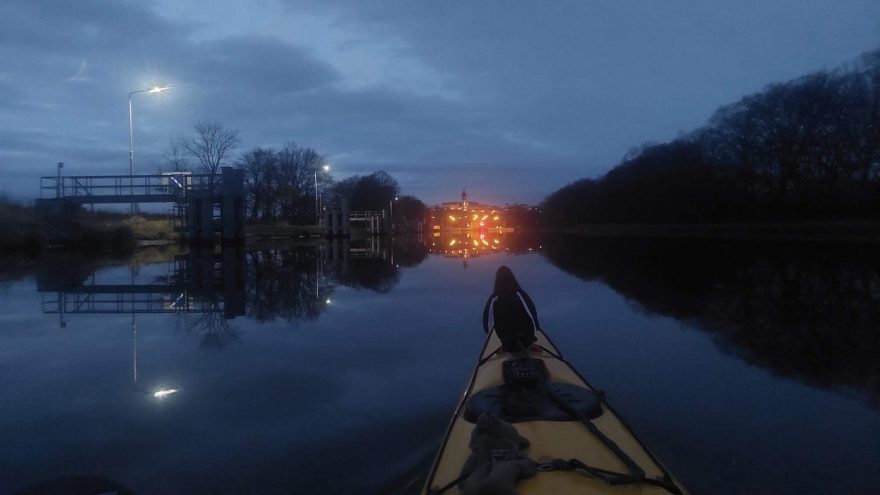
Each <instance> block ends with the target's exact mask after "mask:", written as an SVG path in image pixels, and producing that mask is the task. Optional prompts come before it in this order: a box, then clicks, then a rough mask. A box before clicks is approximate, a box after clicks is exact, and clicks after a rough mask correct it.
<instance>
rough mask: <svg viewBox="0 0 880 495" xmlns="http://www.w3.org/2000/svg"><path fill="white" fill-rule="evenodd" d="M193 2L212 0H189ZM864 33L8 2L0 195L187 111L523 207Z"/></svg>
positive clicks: (442, 2)
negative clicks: (158, 88) (164, 88)
mask: <svg viewBox="0 0 880 495" xmlns="http://www.w3.org/2000/svg"><path fill="white" fill-rule="evenodd" d="M203 5H210V7H209V8H207V9H206V8H204V7H203ZM878 47H880V2H878V1H877V0H825V1H819V0H784V1H783V0H773V1H770V0H736V1H731V0H692V1H684V0H681V1H679V0H668V1H664V0H641V1H622V0H614V1H611V0H607V1H593V0H578V1H574V0H572V1H561V0H559V1H553V0H542V1H536V0H530V1H512V0H506V1H481V0H469V1H464V0H461V1H452V0H431V1H428V0H424V1H421V0H399V1H360V0H350V1H339V2H329V1H325V0H241V1H239V0H220V1H212V2H190V1H184V0H157V1H154V0H139V1H136V2H128V1H120V0H75V1H72V0H54V1H48V0H2V2H0V171H2V179H0V193H6V194H8V195H10V196H12V197H14V198H19V199H25V198H32V197H35V196H36V195H38V193H39V191H38V185H39V176H40V175H53V174H54V173H55V164H56V162H59V161H63V162H65V168H64V172H65V174H70V175H75V174H93V173H107V174H127V173H128V106H127V96H128V93H129V92H130V91H133V90H137V89H142V88H146V87H149V86H151V85H154V84H173V85H174V86H175V89H174V90H173V91H171V92H168V93H164V94H161V95H137V96H135V99H134V142H135V169H136V172H141V173H147V172H153V171H155V170H156V165H157V164H158V163H159V162H160V160H161V153H162V152H163V150H164V148H165V147H166V146H167V143H168V142H169V140H170V139H171V138H173V137H175V136H181V135H187V134H188V133H190V129H191V125H192V123H193V122H194V121H196V120H216V121H219V122H222V123H223V124H225V125H227V126H229V127H231V128H234V129H238V130H239V132H240V136H241V144H240V146H239V148H238V151H239V152H241V151H246V150H248V149H250V148H253V147H255V146H273V147H281V146H283V144H284V143H285V142H287V141H295V142H297V143H298V144H300V145H303V146H310V147H313V148H315V149H316V150H318V151H319V152H320V153H322V154H324V155H326V156H327V158H328V160H329V161H330V163H331V164H332V166H333V173H334V175H335V176H336V178H344V177H346V176H349V175H352V174H363V173H369V172H372V171H374V170H378V169H384V170H386V171H388V172H390V173H391V174H392V175H394V176H395V177H397V178H398V180H399V181H400V183H401V186H402V187H403V190H404V193H409V194H415V195H417V196H419V197H421V198H423V199H424V200H425V201H427V202H429V203H435V202H441V201H447V200H450V199H454V198H455V197H457V196H458V194H459V193H460V192H461V189H462V188H466V189H467V190H468V193H469V195H470V197H471V199H473V200H476V201H490V202H499V203H513V202H537V201H540V199H541V198H543V197H544V196H545V195H546V194H548V193H550V192H552V191H553V190H555V189H556V188H558V187H560V186H562V185H564V184H566V183H568V182H571V181H573V180H575V179H578V178H581V177H595V176H598V175H601V174H603V173H604V172H606V171H608V170H609V169H610V168H611V167H613V166H614V165H615V164H617V163H618V162H619V160H620V158H621V157H622V156H623V155H624V154H625V153H626V152H627V150H629V149H630V148H632V147H634V146H637V145H639V144H641V143H644V142H647V141H665V140H669V139H672V138H674V137H676V136H677V135H678V134H680V133H682V132H686V131H689V130H692V129H694V128H696V127H699V126H700V125H702V124H703V123H705V122H706V120H707V119H708V118H709V116H710V115H711V113H712V111H713V110H714V109H715V108H717V107H718V106H719V105H722V104H725V103H730V102H733V101H736V100H737V99H739V98H740V97H742V96H743V95H745V94H749V93H752V92H755V91H759V90H760V89H761V88H762V87H764V86H765V85H766V84H768V83H771V82H774V81H781V80H786V79H790V78H793V77H797V76H799V75H802V74H805V73H807V72H811V71H814V70H819V69H822V68H835V67H837V66H839V65H840V64H843V63H847V62H849V61H852V60H854V59H855V58H857V57H858V56H859V55H860V54H861V53H863V52H865V51H868V50H871V49H874V48H878Z"/></svg>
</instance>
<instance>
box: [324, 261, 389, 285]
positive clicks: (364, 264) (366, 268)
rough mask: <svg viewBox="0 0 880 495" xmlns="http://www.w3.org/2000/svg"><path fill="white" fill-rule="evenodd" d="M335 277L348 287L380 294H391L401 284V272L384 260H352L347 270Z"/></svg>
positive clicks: (336, 274) (338, 272)
mask: <svg viewBox="0 0 880 495" xmlns="http://www.w3.org/2000/svg"><path fill="white" fill-rule="evenodd" d="M334 276H335V277H336V280H337V281H338V282H339V283H340V284H342V285H344V286H346V287H351V288H353V289H370V290H372V291H375V292H378V293H380V294H386V293H388V292H390V291H391V289H393V288H394V286H395V285H397V283H398V282H400V270H398V269H397V267H395V266H394V265H392V264H391V263H390V262H389V260H384V259H382V258H360V259H352V260H350V261H349V262H348V266H347V269H346V270H339V271H337V272H336V273H335V274H334Z"/></svg>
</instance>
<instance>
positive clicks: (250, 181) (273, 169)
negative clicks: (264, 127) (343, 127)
mask: <svg viewBox="0 0 880 495" xmlns="http://www.w3.org/2000/svg"><path fill="white" fill-rule="evenodd" d="M324 163H325V160H324V157H322V156H321V155H320V154H318V152H316V151H315V150H313V149H312V148H303V147H299V146H297V145H296V143H292V142H291V143H287V145H285V146H284V148H282V149H280V150H275V149H272V148H254V149H253V150H251V151H248V152H247V153H245V154H244V155H242V157H241V158H240V159H239V160H238V163H237V167H238V168H240V169H242V170H244V172H245V182H246V187H247V197H248V204H247V206H248V219H249V220H251V221H257V220H261V221H277V220H286V221H288V222H291V223H311V222H313V221H314V218H315V181H316V177H317V187H318V193H319V194H321V195H322V194H324V191H325V189H326V188H327V187H328V185H329V184H330V183H332V177H331V176H330V175H329V173H327V172H324V171H323V170H322V169H321V167H322V166H323V165H324ZM316 174H317V175H316Z"/></svg>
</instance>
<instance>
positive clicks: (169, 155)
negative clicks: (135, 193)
mask: <svg viewBox="0 0 880 495" xmlns="http://www.w3.org/2000/svg"><path fill="white" fill-rule="evenodd" d="M186 155H187V151H186V150H185V149H184V143H183V142H182V140H180V139H174V138H172V139H171V140H169V141H168V147H167V148H166V149H165V152H164V153H162V163H161V164H160V165H159V166H158V167H157V168H158V169H159V172H188V171H190V170H191V169H192V167H191V166H190V163H189V160H187V159H186Z"/></svg>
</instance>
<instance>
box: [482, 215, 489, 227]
mask: <svg viewBox="0 0 880 495" xmlns="http://www.w3.org/2000/svg"><path fill="white" fill-rule="evenodd" d="M487 218H489V215H483V218H481V219H480V220H485V219H487ZM481 225H482V224H481Z"/></svg>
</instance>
